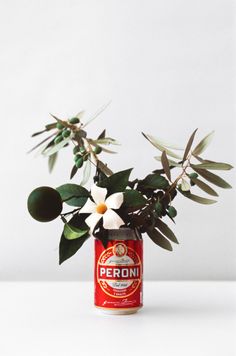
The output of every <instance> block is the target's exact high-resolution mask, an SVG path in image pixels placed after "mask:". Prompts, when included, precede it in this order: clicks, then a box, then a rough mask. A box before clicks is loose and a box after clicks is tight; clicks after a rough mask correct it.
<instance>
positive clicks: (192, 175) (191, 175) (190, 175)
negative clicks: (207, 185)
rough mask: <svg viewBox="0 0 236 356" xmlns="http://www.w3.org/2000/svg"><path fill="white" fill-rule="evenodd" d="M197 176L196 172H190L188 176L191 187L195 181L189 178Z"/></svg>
mask: <svg viewBox="0 0 236 356" xmlns="http://www.w3.org/2000/svg"><path fill="white" fill-rule="evenodd" d="M197 177H198V174H197V173H195V172H193V173H190V174H189V178H190V185H191V186H192V187H193V186H194V185H195V183H194V182H193V181H192V180H191V178H195V179H196V178H197Z"/></svg>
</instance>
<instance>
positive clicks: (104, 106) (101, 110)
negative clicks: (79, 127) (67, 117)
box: [83, 100, 111, 127]
mask: <svg viewBox="0 0 236 356" xmlns="http://www.w3.org/2000/svg"><path fill="white" fill-rule="evenodd" d="M110 103H111V100H110V101H109V102H108V103H107V104H105V105H103V106H102V107H101V108H100V109H99V110H98V111H97V112H96V113H95V114H94V116H92V117H91V119H89V120H88V121H87V122H86V123H85V124H84V125H83V127H86V126H87V125H89V124H90V123H91V122H92V121H94V120H95V119H96V118H97V117H98V116H99V115H100V114H101V113H102V112H103V111H104V110H105V109H106V108H107V107H108V106H109V105H110Z"/></svg>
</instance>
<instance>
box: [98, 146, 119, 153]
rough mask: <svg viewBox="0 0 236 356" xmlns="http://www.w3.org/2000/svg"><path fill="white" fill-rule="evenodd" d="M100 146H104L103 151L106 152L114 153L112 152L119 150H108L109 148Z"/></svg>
mask: <svg viewBox="0 0 236 356" xmlns="http://www.w3.org/2000/svg"><path fill="white" fill-rule="evenodd" d="M100 147H101V148H102V150H103V152H106V153H112V154H115V153H117V152H115V151H112V150H108V149H107V148H105V147H103V146H100Z"/></svg>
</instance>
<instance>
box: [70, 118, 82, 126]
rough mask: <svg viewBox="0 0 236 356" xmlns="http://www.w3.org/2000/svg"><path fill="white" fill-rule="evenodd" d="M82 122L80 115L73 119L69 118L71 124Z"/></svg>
mask: <svg viewBox="0 0 236 356" xmlns="http://www.w3.org/2000/svg"><path fill="white" fill-rule="evenodd" d="M79 122H80V119H78V117H72V119H69V123H70V124H78V123H79Z"/></svg>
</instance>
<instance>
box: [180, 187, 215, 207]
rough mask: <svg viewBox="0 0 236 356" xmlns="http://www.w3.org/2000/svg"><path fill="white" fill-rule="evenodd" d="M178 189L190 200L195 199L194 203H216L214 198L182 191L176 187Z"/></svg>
mask: <svg viewBox="0 0 236 356" xmlns="http://www.w3.org/2000/svg"><path fill="white" fill-rule="evenodd" d="M178 191H179V192H180V193H181V194H183V195H184V196H185V197H186V198H188V199H191V200H193V201H195V202H196V203H199V204H206V205H210V204H214V203H217V201H216V200H212V199H207V198H203V197H199V196H198V195H195V194H192V193H191V192H183V191H182V190H181V189H180V188H178Z"/></svg>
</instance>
